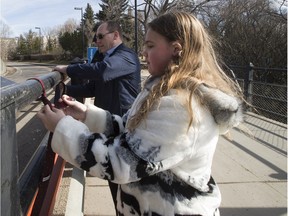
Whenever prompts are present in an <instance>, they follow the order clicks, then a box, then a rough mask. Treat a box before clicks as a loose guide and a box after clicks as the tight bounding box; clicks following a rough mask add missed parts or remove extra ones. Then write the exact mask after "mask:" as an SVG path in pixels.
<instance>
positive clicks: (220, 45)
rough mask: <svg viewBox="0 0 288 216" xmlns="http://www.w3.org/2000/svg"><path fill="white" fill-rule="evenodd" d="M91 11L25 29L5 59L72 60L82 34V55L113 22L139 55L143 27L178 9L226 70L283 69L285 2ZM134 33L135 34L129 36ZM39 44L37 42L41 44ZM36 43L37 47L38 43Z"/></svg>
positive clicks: (115, 5)
mask: <svg viewBox="0 0 288 216" xmlns="http://www.w3.org/2000/svg"><path fill="white" fill-rule="evenodd" d="M99 6H100V8H101V9H100V10H99V11H98V12H96V13H95V12H94V11H93V9H92V7H91V6H90V5H89V4H87V7H86V9H85V12H84V16H83V20H82V22H81V23H80V25H77V24H76V22H75V20H68V21H67V22H66V23H65V24H64V25H63V26H61V27H57V28H55V29H52V30H51V29H50V30H46V31H44V30H43V35H42V38H39V34H37V33H35V32H33V31H32V30H30V31H29V32H28V33H26V34H24V35H20V36H19V38H18V39H17V40H15V50H13V49H11V52H10V54H9V55H10V56H11V57H15V56H18V55H24V54H35V53H39V49H41V50H42V53H43V54H44V53H46V54H47V53H50V54H57V55H59V58H61V57H66V58H67V56H69V58H73V57H76V56H80V54H81V53H82V35H83V34H82V33H83V30H84V36H85V39H84V46H85V50H86V48H87V47H88V46H95V44H93V37H94V34H95V30H96V29H97V26H98V24H99V22H101V21H105V20H110V19H112V20H118V21H121V25H122V27H123V30H124V38H125V43H126V44H127V45H128V46H130V47H131V48H135V45H136V42H135V35H136V36H137V38H136V39H137V47H138V51H139V55H140V53H141V48H142V43H143V38H144V34H145V29H146V24H147V23H148V22H149V21H151V20H152V19H153V18H155V17H157V16H158V15H160V14H163V13H165V12H166V11H170V10H175V9H177V10H183V11H188V12H191V13H193V14H194V15H196V16H197V17H198V18H199V19H200V20H202V21H203V23H204V24H205V25H206V27H207V29H208V30H209V32H210V33H211V34H212V35H213V37H214V38H215V46H216V47H217V50H218V52H219V54H220V55H221V56H222V61H223V63H224V64H226V65H248V64H249V63H250V62H251V63H253V64H254V65H255V66H261V67H269V68H287V2H286V0H280V1H269V0H241V1H237V0H205V1H193V0H162V1H160V0H144V2H143V3H141V4H140V5H137V28H135V17H134V14H135V9H136V8H135V5H131V2H130V1H128V0H101V3H99ZM135 29H137V34H135ZM41 41H42V42H41ZM40 42H41V43H40Z"/></svg>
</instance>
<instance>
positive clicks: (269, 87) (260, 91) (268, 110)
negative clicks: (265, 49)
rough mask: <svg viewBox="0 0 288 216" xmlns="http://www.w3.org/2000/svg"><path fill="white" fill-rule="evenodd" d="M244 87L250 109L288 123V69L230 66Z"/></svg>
mask: <svg viewBox="0 0 288 216" xmlns="http://www.w3.org/2000/svg"><path fill="white" fill-rule="evenodd" d="M230 69H232V72H233V73H234V75H235V77H236V80H237V81H238V83H239V85H240V87H241V88H242V90H243V92H244V95H245V97H246V100H247V101H248V102H249V103H250V104H251V105H252V108H250V109H249V111H252V112H255V113H257V114H259V115H262V116H265V117H267V118H270V119H273V120H275V121H278V122H281V123H284V124H287V83H286V81H287V69H279V68H263V67H255V66H253V64H251V63H250V65H248V66H244V67H243V66H230Z"/></svg>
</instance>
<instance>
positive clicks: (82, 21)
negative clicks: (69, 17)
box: [74, 7, 84, 59]
mask: <svg viewBox="0 0 288 216" xmlns="http://www.w3.org/2000/svg"><path fill="white" fill-rule="evenodd" d="M74 10H81V24H82V59H84V20H83V8H82V7H74Z"/></svg>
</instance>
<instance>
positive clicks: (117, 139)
mask: <svg viewBox="0 0 288 216" xmlns="http://www.w3.org/2000/svg"><path fill="white" fill-rule="evenodd" d="M193 101H194V102H193V103H192V104H193V106H192V109H193V113H194V119H193V123H192V126H191V127H188V126H189V115H188V111H187V109H186V106H185V103H187V102H188V101H187V95H184V96H183V97H181V96H178V95H177V94H173V95H168V96H164V97H162V98H161V99H160V105H159V106H156V107H154V109H152V111H150V112H149V113H148V115H147V117H146V119H145V121H143V122H141V124H140V125H139V126H138V127H137V129H136V130H135V131H134V132H123V122H122V119H120V118H117V116H113V115H111V114H110V113H108V112H106V111H103V110H101V109H99V108H95V107H94V108H92V109H93V110H92V109H90V108H89V114H88V115H87V118H86V121H85V124H86V125H85V124H83V123H81V122H78V121H76V120H74V119H72V118H71V117H65V118H63V119H62V120H61V121H60V122H59V123H58V125H57V127H56V129H55V131H54V135H53V140H52V148H53V150H54V151H55V152H56V153H58V154H59V155H60V156H62V157H63V158H64V159H65V160H67V161H68V162H70V163H71V164H73V165H75V166H77V167H80V168H82V169H84V170H86V171H87V172H89V173H90V174H91V175H93V176H97V177H99V178H103V179H108V180H109V181H112V182H115V183H118V184H125V183H129V182H133V181H138V180H140V179H141V178H143V177H146V176H150V175H154V174H156V173H158V172H162V171H165V170H168V169H173V168H176V167H179V166H180V165H181V164H184V163H186V162H188V161H189V160H190V159H191V158H192V157H195V156H196V157H197V155H198V152H200V151H202V150H203V149H204V150H203V152H204V153H205V152H207V151H206V150H205V149H207V148H208V149H209V147H210V146H211V145H210V143H211V142H213V143H215V142H217V139H218V136H219V125H218V124H217V122H216V121H215V119H214V117H213V116H212V114H211V112H210V110H209V109H208V108H207V107H205V106H202V105H201V104H200V103H199V102H197V100H193ZM220 108H221V107H220ZM132 109H133V107H132ZM223 112H227V110H223ZM131 115H132V113H131ZM233 115H235V113H234V111H232V112H231V116H233ZM93 124H96V125H97V126H93ZM67 125H69V127H67ZM109 125H110V126H109ZM89 129H90V130H89ZM91 130H92V131H93V132H95V131H97V133H93V132H91ZM205 142H206V143H205ZM201 149H202V150H201ZM204 155H205V154H204ZM201 156H202V155H198V157H201ZM191 166H193V164H191ZM179 172H180V171H179Z"/></svg>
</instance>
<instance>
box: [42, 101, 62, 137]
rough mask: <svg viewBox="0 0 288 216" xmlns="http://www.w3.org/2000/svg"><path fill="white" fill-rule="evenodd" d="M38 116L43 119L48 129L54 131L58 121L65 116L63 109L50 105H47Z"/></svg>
mask: <svg viewBox="0 0 288 216" xmlns="http://www.w3.org/2000/svg"><path fill="white" fill-rule="evenodd" d="M37 116H38V117H39V118H40V119H41V121H42V122H43V124H44V126H45V127H46V129H47V130H49V131H51V132H54V130H55V128H56V126H57V124H58V122H59V121H60V120H61V119H62V118H63V117H65V114H64V112H63V111H62V110H60V109H56V108H55V107H52V110H51V108H50V107H49V105H45V106H44V107H43V108H42V109H41V110H40V111H39V112H38V113H37Z"/></svg>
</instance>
